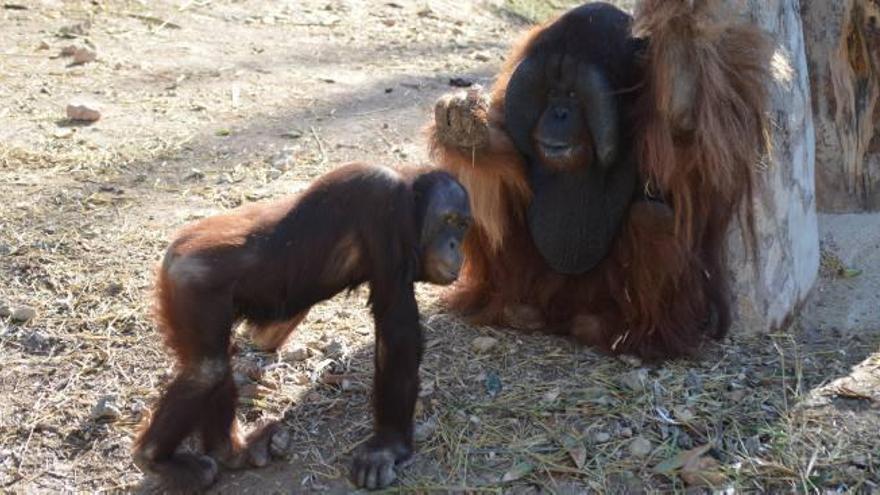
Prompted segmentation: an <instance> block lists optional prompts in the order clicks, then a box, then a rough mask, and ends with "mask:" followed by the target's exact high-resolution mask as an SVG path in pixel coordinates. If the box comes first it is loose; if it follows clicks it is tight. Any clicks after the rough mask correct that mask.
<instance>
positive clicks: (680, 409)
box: [672, 406, 695, 423]
mask: <svg viewBox="0 0 880 495" xmlns="http://www.w3.org/2000/svg"><path fill="white" fill-rule="evenodd" d="M672 413H673V414H674V415H675V419H677V420H679V421H681V422H684V423H687V422H690V421H693V420H694V417H695V416H694V413H693V411H691V410H690V409H688V408H687V407H684V406H675V407H673V408H672Z"/></svg>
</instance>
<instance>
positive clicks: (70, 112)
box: [67, 100, 101, 122]
mask: <svg viewBox="0 0 880 495" xmlns="http://www.w3.org/2000/svg"><path fill="white" fill-rule="evenodd" d="M67 118H68V119H70V120H73V121H78V122H95V121H97V120H99V119H100V118H101V110H100V108H98V106H97V105H96V104H95V103H92V102H89V101H85V100H73V101H71V102H70V103H68V104H67Z"/></svg>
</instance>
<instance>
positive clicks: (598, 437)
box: [593, 431, 611, 443]
mask: <svg viewBox="0 0 880 495" xmlns="http://www.w3.org/2000/svg"><path fill="white" fill-rule="evenodd" d="M608 440H611V434H610V433H608V432H605V431H597V432H596V433H593V443H605V442H607V441H608Z"/></svg>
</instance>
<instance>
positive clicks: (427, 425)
mask: <svg viewBox="0 0 880 495" xmlns="http://www.w3.org/2000/svg"><path fill="white" fill-rule="evenodd" d="M438 426H439V422H438V421H437V418H435V417H430V418H428V419H426V420H425V421H422V422H420V423H417V424H416V427H415V430H414V431H413V437H414V438H415V440H416V442H424V441H425V440H427V439H429V438H431V436H432V435H433V434H434V432H435V431H437V427H438Z"/></svg>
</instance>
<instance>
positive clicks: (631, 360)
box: [617, 354, 642, 368]
mask: <svg viewBox="0 0 880 495" xmlns="http://www.w3.org/2000/svg"><path fill="white" fill-rule="evenodd" d="M617 359H619V360H621V361H623V362H624V363H626V364H628V365H630V366H632V367H633V368H638V367H639V366H641V365H642V360H641V359H639V358H637V357H635V356H630V355H628V354H621V355H620V356H617Z"/></svg>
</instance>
